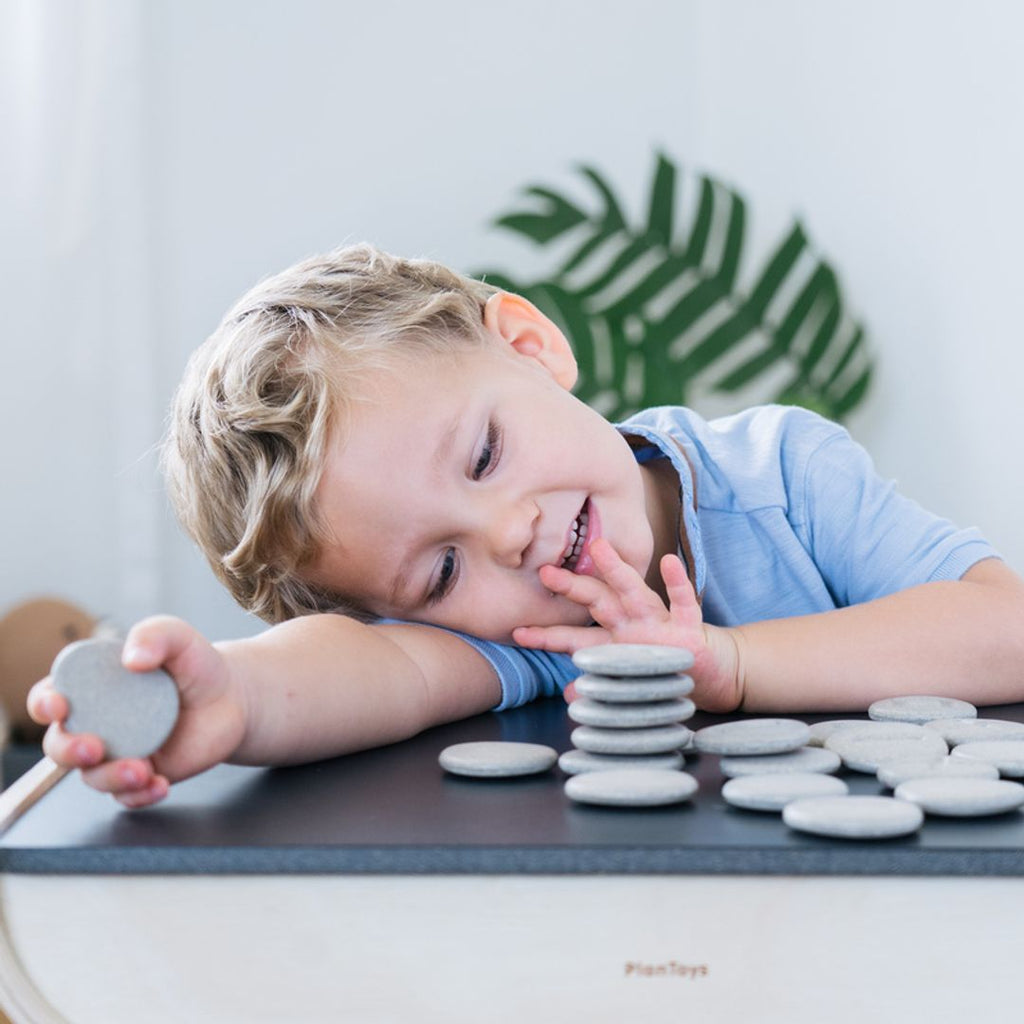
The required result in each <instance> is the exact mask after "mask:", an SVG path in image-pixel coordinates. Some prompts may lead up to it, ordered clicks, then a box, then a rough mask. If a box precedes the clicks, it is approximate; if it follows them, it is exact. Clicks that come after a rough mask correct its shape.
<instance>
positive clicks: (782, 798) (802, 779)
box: [722, 772, 850, 811]
mask: <svg viewBox="0 0 1024 1024" xmlns="http://www.w3.org/2000/svg"><path fill="white" fill-rule="evenodd" d="M849 788H850V787H849V786H847V785H846V783H845V782H843V780H842V779H837V778H836V777H835V776H834V775H822V774H821V773H820V772H792V773H789V774H782V773H780V774H778V775H774V774H772V775H743V776H740V777H738V778H735V779H729V781H728V782H727V783H726V784H725V785H724V786H723V787H722V796H723V798H724V799H725V801H726V803H729V804H732V806H733V807H742V808H744V809H745V810H748V811H781V810H782V808H783V807H785V806H786V804H789V803H792V802H793V801H794V800H801V799H804V798H805V797H811V796H843V795H844V794H845V793H848V792H849Z"/></svg>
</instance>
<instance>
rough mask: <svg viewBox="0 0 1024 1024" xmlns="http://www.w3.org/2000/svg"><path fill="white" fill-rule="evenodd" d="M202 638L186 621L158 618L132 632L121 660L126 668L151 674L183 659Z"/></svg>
mask: <svg viewBox="0 0 1024 1024" xmlns="http://www.w3.org/2000/svg"><path fill="white" fill-rule="evenodd" d="M198 638H199V634H198V633H197V632H196V631H195V629H193V628H192V626H190V625H189V624H188V623H187V622H185V621H184V620H183V619H177V618H174V617H173V616H171V615H154V616H151V617H150V618H148V619H143V620H142V621H141V622H138V623H136V624H135V625H134V626H132V628H131V629H130V630H129V631H128V636H127V637H126V638H125V642H124V651H123V652H122V655H121V661H122V663H123V665H124V667H125V668H130V669H133V670H134V671H136V672H148V671H150V670H151V669H154V668H159V667H160V666H161V665H165V664H167V663H169V662H174V661H176V660H178V659H180V658H181V657H182V656H183V655H185V654H187V653H188V652H189V651H190V650H191V649H192V648H193V647H194V646H195V644H196V641H197V639H198Z"/></svg>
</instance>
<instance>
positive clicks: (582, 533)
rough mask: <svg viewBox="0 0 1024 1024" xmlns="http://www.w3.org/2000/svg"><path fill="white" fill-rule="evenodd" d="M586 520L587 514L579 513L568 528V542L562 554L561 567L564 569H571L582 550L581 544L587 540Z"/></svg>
mask: <svg viewBox="0 0 1024 1024" xmlns="http://www.w3.org/2000/svg"><path fill="white" fill-rule="evenodd" d="M588 519H589V517H588V516H587V513H586V512H581V513H580V514H579V515H578V516H577V517H576V519H575V520H573V524H572V526H571V527H570V528H569V541H568V543H567V544H566V545H565V551H563V552H562V565H563V567H564V568H566V569H571V568H573V566H574V564H575V562H576V559H577V558H579V556H580V552H581V551H582V550H583V544H584V542H585V541H586V539H587V522H588Z"/></svg>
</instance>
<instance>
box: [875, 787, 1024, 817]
mask: <svg viewBox="0 0 1024 1024" xmlns="http://www.w3.org/2000/svg"><path fill="white" fill-rule="evenodd" d="M895 796H896V799H897V800H909V801H910V802H911V803H913V804H917V806H918V807H920V808H921V810H923V811H924V812H925V814H938V815H943V816H946V817H956V818H974V817H981V816H982V815H985V814H1005V813H1006V812H1007V811H1015V810H1017V808H1018V807H1020V806H1021V805H1022V804H1024V786H1022V785H1021V784H1020V783H1019V782H1009V781H1008V780H1007V779H953V778H947V779H935V778H933V779H911V780H910V781H909V782H901V783H900V784H899V785H898V786H897V787H896V793H895Z"/></svg>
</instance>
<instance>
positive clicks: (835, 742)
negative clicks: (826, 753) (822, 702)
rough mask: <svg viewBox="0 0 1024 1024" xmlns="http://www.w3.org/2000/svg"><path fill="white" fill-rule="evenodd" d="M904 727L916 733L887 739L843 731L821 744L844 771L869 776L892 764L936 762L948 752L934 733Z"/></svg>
mask: <svg viewBox="0 0 1024 1024" xmlns="http://www.w3.org/2000/svg"><path fill="white" fill-rule="evenodd" d="M878 724H883V723H878ZM885 724H892V725H898V724H901V723H895V722H893V723H885ZM908 727H909V728H913V729H916V730H918V731H917V732H916V733H915V734H912V735H903V736H901V735H897V734H895V733H893V734H890V735H888V736H887V735H884V734H880V733H877V732H875V731H871V730H868V731H861V730H859V729H844V730H842V731H841V732H837V733H833V735H831V736H830V737H829V738H828V739H827V740H826V741H825V749H826V750H833V751H835V753H837V754H838V755H839V756H840V757H841V758H842V759H843V764H844V765H845V766H846V767H847V768H851V769H853V771H857V772H868V773H869V774H871V775H875V774H877V772H878V769H879V768H881V767H882V765H885V764H891V763H892V762H893V761H908V760H921V759H924V760H929V759H932V760H938V759H939V758H941V757H945V755H946V754H947V753H948V752H949V748H948V747H947V746H946V741H945V740H944V739H943V738H942V737H941V736H940V735H939V734H938V733H936V732H930V731H929V730H927V729H925V728H923V727H922V726H920V725H914V726H909V723H908Z"/></svg>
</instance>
